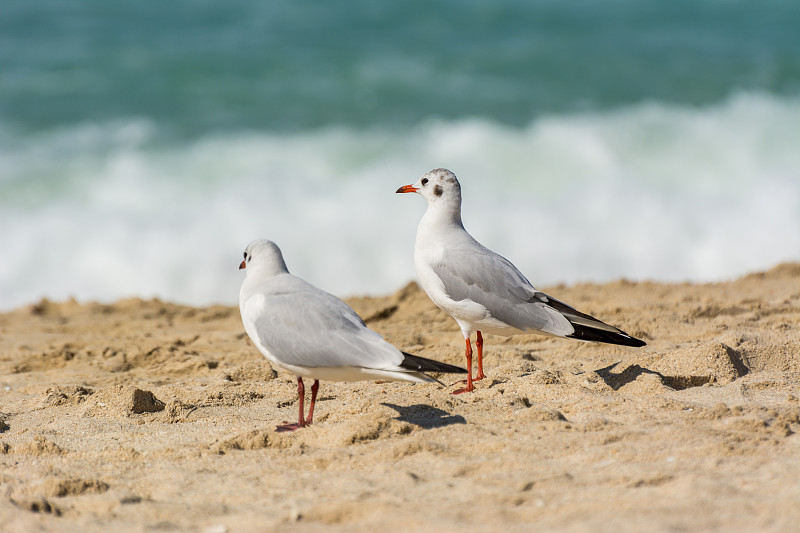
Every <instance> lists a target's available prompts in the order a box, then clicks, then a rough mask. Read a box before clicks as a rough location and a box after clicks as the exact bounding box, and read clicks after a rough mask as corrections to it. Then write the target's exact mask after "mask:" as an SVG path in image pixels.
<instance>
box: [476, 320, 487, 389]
mask: <svg viewBox="0 0 800 533" xmlns="http://www.w3.org/2000/svg"><path fill="white" fill-rule="evenodd" d="M475 346H477V347H478V373H477V374H476V375H475V381H480V380H482V379H483V378H485V377H486V374H484V373H483V337H482V336H481V332H480V331H479V332H478V339H477V340H476V341H475Z"/></svg>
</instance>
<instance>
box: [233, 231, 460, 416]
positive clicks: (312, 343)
mask: <svg viewBox="0 0 800 533" xmlns="http://www.w3.org/2000/svg"><path fill="white" fill-rule="evenodd" d="M239 269H240V270H241V269H246V272H245V274H246V275H245V279H244V282H243V283H242V289H241V291H240V292H239V311H240V312H241V315H242V323H243V324H244V329H245V331H247V334H248V335H249V336H250V339H251V340H252V341H253V343H254V344H255V345H256V347H257V348H258V349H259V351H260V352H261V353H262V354H264V356H265V357H266V358H267V359H269V361H270V363H272V364H274V365H275V366H277V367H278V368H281V369H283V370H287V371H289V372H291V373H293V374H295V375H296V376H297V393H298V396H299V398H300V402H299V403H300V417H299V420H298V422H297V424H286V425H282V426H278V428H277V429H278V431H293V430H295V429H298V428H301V427H305V426H309V425H311V421H312V419H313V417H314V403H315V402H316V400H317V390H318V389H319V380H321V379H324V380H330V381H360V380H366V379H390V380H396V381H414V382H433V383H440V382H439V381H438V380H436V379H434V378H432V377H430V376H428V375H426V374H424V373H423V372H445V373H458V374H466V373H467V371H466V370H465V369H463V368H459V367H457V366H453V365H448V364H445V363H440V362H438V361H432V360H430V359H425V358H422V357H417V356H415V355H411V354H408V353H405V352H401V351H400V350H398V349H397V348H395V347H394V346H392V345H391V344H389V343H388V342H386V341H385V340H383V337H381V336H380V335H379V334H378V333H376V332H374V331H372V330H371V329H369V328H368V327H367V326H366V324H364V321H363V320H361V318H360V317H359V316H358V315H357V314H356V312H355V311H353V309H352V308H351V307H350V306H348V305H347V304H346V303H344V302H343V301H342V300H340V299H339V298H337V297H335V296H333V295H332V294H328V293H327V292H325V291H323V290H320V289H318V288H316V287H314V286H313V285H311V284H310V283H308V282H307V281H304V280H302V279H300V278H298V277H296V276H293V275H291V274H289V271H288V270H287V268H286V263H284V261H283V255H282V254H281V251H280V249H279V248H278V246H277V245H276V244H275V243H274V242H272V241H268V240H263V239H262V240H256V241H253V242H251V243H250V244H249V245H248V246H247V248H246V249H245V251H244V261H242V262H241V264H240V265H239ZM304 377H306V378H311V379H313V380H314V385H312V387H311V406H310V407H309V410H308V417H307V418H303V396H304V392H305V390H304V387H303V378H304Z"/></svg>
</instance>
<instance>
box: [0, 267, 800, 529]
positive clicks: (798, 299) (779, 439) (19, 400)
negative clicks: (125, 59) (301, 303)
mask: <svg viewBox="0 0 800 533" xmlns="http://www.w3.org/2000/svg"><path fill="white" fill-rule="evenodd" d="M541 288H542V289H543V290H545V291H546V292H548V293H550V294H552V295H553V296H555V297H557V298H559V299H562V300H564V301H566V302H568V303H570V304H572V305H574V306H576V307H578V308H579V309H581V310H583V311H585V312H588V313H590V314H592V315H594V316H596V317H598V318H600V319H602V320H604V321H606V322H609V323H611V324H614V325H616V326H619V327H620V328H622V329H624V330H625V331H627V332H629V333H630V334H632V335H634V336H636V337H639V338H642V339H643V340H645V341H647V342H648V345H647V346H646V347H644V348H641V349H631V348H622V347H616V346H609V345H601V344H586V343H580V342H576V341H568V340H562V339H554V338H548V337H542V336H534V335H526V336H516V337H509V338H503V337H496V336H487V337H486V348H485V350H486V351H485V361H486V364H485V368H486V371H487V374H488V379H485V380H483V381H481V382H479V383H477V384H476V386H477V390H476V391H475V392H474V393H472V394H462V395H457V396H454V395H452V394H451V392H452V390H453V389H454V387H453V386H452V385H451V381H452V377H449V376H442V379H444V380H445V381H446V383H447V384H448V385H449V386H448V387H446V388H443V387H440V386H437V385H430V384H407V383H376V382H371V381H365V382H358V383H330V382H322V383H321V387H320V401H318V404H317V410H316V412H315V424H314V425H313V426H312V427H311V428H309V429H305V430H301V431H297V432H295V433H290V434H286V433H276V432H275V431H274V430H275V426H276V425H277V424H279V423H282V422H283V421H294V420H296V416H297V411H296V409H297V403H296V402H297V396H296V391H297V389H296V382H295V381H294V377H293V376H291V375H287V374H283V373H276V372H275V371H274V370H273V369H272V368H271V367H270V366H269V364H268V363H267V362H266V360H265V359H264V358H263V357H262V356H261V355H260V354H259V353H258V352H257V350H256V349H255V348H254V347H253V346H252V345H251V343H250V342H249V339H248V338H247V336H246V335H245V333H244V330H243V328H242V324H241V321H240V319H239V312H238V309H237V308H235V307H225V306H211V307H205V308H194V307H186V306H181V305H175V304H171V303H167V302H162V301H158V300H148V301H143V300H138V299H130V300H121V301H117V302H115V303H113V304H110V305H106V304H97V303H88V304H78V303H76V302H58V303H55V302H48V301H42V302H39V303H38V304H36V305H31V306H27V307H24V308H20V309H17V310H15V311H12V312H8V313H4V314H0V332H1V334H0V376H2V377H1V378H0V381H1V382H2V383H0V398H2V402H0V487H2V488H1V489H0V530H2V531H8V532H29V531H62V532H72V531H74V532H78V531H80V532H95V531H97V532H100V531H123V532H124V531H199V532H208V533H211V532H215V533H216V532H226V531H230V532H240V531H241V532H256V531H273V530H274V531H329V530H332V529H337V530H343V531H344V530H346V531H377V530H390V529H391V530H393V531H397V530H399V531H436V532H446V531H533V530H536V531H575V532H582V531H586V532H589V531H609V532H611V531H723V530H724V531H726V532H732V531H734V532H735V531H742V532H744V531H798V529H799V528H800V526H799V525H798V524H800V436H798V435H797V432H798V431H800V381H799V380H798V378H800V264H783V265H779V266H777V267H775V268H773V269H771V270H769V271H768V272H763V273H756V274H751V275H748V276H746V277H743V278H741V279H738V280H735V281H731V282H725V283H714V284H689V283H685V284H660V283H649V282H628V281H624V280H621V281H617V282H613V283H608V284H578V285H573V286H556V287H541ZM347 301H348V303H349V304H350V305H351V306H353V308H354V309H355V310H356V311H357V312H358V313H359V314H360V315H361V316H362V317H363V318H364V320H365V321H366V322H367V323H368V325H369V326H370V327H372V328H373V329H375V330H376V331H378V332H379V333H381V334H382V335H384V336H385V337H386V339H387V340H388V341H390V342H391V343H393V344H394V345H396V346H398V347H399V348H401V349H403V350H405V351H408V352H411V353H414V354H418V355H421V356H424V357H429V358H434V359H438V360H441V361H445V362H448V363H452V364H459V365H463V340H462V337H461V335H460V333H459V331H458V328H457V326H456V323H455V322H454V321H453V320H452V319H451V318H449V317H448V316H446V315H445V314H444V313H443V312H442V311H440V310H439V309H437V308H436V307H435V306H434V305H433V304H432V303H431V302H430V301H429V300H428V298H427V296H426V295H425V294H424V293H423V292H422V291H421V290H420V289H419V288H418V287H417V286H416V284H414V283H410V284H409V285H407V286H405V287H403V288H402V289H400V290H398V291H397V292H396V293H394V294H391V295H387V296H382V297H357V298H350V299H348V300H347Z"/></svg>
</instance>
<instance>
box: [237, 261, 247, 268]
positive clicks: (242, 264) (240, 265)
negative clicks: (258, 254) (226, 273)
mask: <svg viewBox="0 0 800 533" xmlns="http://www.w3.org/2000/svg"><path fill="white" fill-rule="evenodd" d="M245 268H247V265H245V264H244V261H242V262H241V263H239V270H242V269H245Z"/></svg>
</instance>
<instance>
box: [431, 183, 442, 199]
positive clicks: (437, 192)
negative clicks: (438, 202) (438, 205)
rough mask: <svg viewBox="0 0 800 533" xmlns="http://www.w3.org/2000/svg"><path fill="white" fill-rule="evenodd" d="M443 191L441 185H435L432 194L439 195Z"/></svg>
mask: <svg viewBox="0 0 800 533" xmlns="http://www.w3.org/2000/svg"><path fill="white" fill-rule="evenodd" d="M443 192H444V190H443V189H442V186H441V185H437V186H436V187H434V188H433V194H435V195H436V196H441V195H442V193H443Z"/></svg>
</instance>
